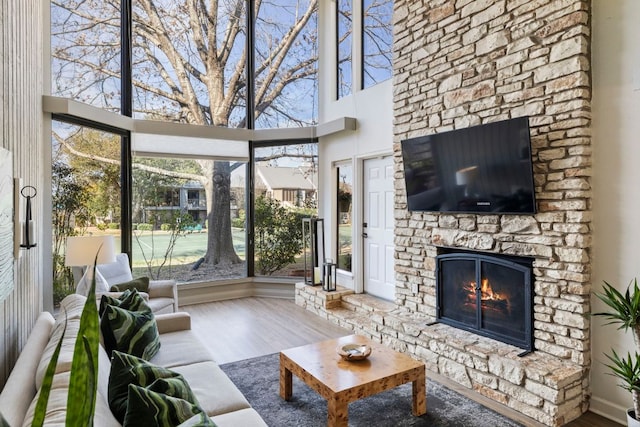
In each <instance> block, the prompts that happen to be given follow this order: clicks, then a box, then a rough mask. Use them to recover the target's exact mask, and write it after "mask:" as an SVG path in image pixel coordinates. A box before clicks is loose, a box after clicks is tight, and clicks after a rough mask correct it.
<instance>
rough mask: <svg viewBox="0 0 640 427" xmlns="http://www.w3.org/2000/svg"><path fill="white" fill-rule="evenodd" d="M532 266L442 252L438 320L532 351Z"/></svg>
mask: <svg viewBox="0 0 640 427" xmlns="http://www.w3.org/2000/svg"><path fill="white" fill-rule="evenodd" d="M531 266H532V260H531V259H527V258H524V257H513V256H502V255H486V254H483V253H479V252H468V251H444V252H443V253H441V254H440V255H438V256H437V257H436V295H437V306H436V318H437V321H438V322H441V323H444V324H447V325H451V326H453V327H456V328H460V329H463V330H466V331H470V332H474V333H477V334H480V335H482V336H486V337H489V338H493V339H496V340H498V341H502V342H504V343H507V344H512V345H515V346H516V347H519V348H521V349H523V350H525V351H523V352H522V353H521V354H520V355H521V356H524V355H526V354H528V353H529V352H530V351H533V334H532V331H533V315H532V314H533V291H532V289H533V288H532V282H531V278H532V271H531V270H532V267H531Z"/></svg>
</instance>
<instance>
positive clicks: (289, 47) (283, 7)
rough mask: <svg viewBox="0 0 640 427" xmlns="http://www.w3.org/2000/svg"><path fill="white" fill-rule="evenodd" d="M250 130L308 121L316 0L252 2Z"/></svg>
mask: <svg viewBox="0 0 640 427" xmlns="http://www.w3.org/2000/svg"><path fill="white" fill-rule="evenodd" d="M255 4H256V9H257V10H256V28H255V38H254V40H255V41H254V43H255V45H254V53H255V71H254V76H255V77H254V78H253V83H254V85H255V95H254V98H255V99H254V106H255V107H254V108H255V109H254V111H255V126H256V128H285V127H287V128H288V127H297V126H301V125H312V124H315V123H316V122H317V110H318V97H317V92H318V79H317V74H318V70H317V65H318V18H317V11H318V1H317V0H284V1H282V0H281V1H277V2H263V1H256V2H255Z"/></svg>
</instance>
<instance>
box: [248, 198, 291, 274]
mask: <svg viewBox="0 0 640 427" xmlns="http://www.w3.org/2000/svg"><path fill="white" fill-rule="evenodd" d="M255 206H256V213H255V229H256V243H255V248H256V269H257V270H258V271H259V272H260V274H263V275H270V274H273V273H275V272H276V271H278V270H280V269H281V268H282V267H284V266H286V265H287V264H291V263H293V262H295V256H296V255H298V254H299V253H300V251H301V250H302V226H301V222H302V215H301V214H300V213H299V212H293V211H291V210H289V209H286V208H284V207H282V206H281V205H280V204H279V203H278V202H277V201H276V200H272V199H267V198H265V197H258V198H257V199H256V203H255Z"/></svg>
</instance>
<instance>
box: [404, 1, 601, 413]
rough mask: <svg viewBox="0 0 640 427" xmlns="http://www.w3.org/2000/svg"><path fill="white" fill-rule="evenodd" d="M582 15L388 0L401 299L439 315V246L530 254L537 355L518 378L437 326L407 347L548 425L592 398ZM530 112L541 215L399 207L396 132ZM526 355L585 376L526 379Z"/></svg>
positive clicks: (565, 5) (564, 4) (581, 4)
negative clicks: (485, 362) (391, 5)
mask: <svg viewBox="0 0 640 427" xmlns="http://www.w3.org/2000/svg"><path fill="white" fill-rule="evenodd" d="M589 19H590V2H589V1H581V0H421V1H420V0H418V1H416V0H396V1H395V2H394V37H395V39H394V78H393V79H394V82H393V83H394V85H393V91H394V106H393V108H394V117H395V123H394V153H395V190H396V199H395V219H396V228H395V234H396V239H395V244H396V253H395V255H396V306H397V307H399V308H402V309H403V310H406V311H408V312H410V313H415V314H416V316H417V315H420V316H423V315H424V316H426V317H427V318H433V317H434V316H435V305H436V296H435V257H436V255H437V254H438V248H439V247H454V248H462V249H472V250H478V251H484V252H489V253H504V254H513V255H520V256H528V257H533V258H534V276H535V293H536V296H535V301H534V316H535V324H534V336H535V347H536V352H535V353H534V355H532V356H525V357H523V358H522V361H521V362H518V361H517V360H516V359H513V360H514V361H515V362H514V363H515V365H513V366H517V368H514V369H516V370H518V372H519V374H518V375H512V374H513V373H514V371H513V370H511V372H507V371H509V370H508V369H507V370H506V371H505V372H497V371H500V370H502V369H499V370H494V372H491V369H490V367H486V366H484V365H483V366H482V367H479V366H477V365H478V364H477V362H476V361H474V354H473V349H464V351H460V350H461V348H462V347H464V346H461V345H459V344H460V342H461V341H460V340H457V341H455V342H456V343H457V344H451V342H449V339H448V337H447V334H446V333H444V334H442V333H439V334H438V333H436V334H431V335H432V336H433V337H432V338H429V339H427V342H426V344H424V347H421V348H418V349H416V351H418V352H419V353H420V354H419V355H420V357H421V358H423V359H425V360H427V363H428V365H429V368H430V369H432V370H436V371H438V372H439V373H441V374H443V375H445V376H449V377H451V378H452V379H453V380H455V381H457V382H459V383H461V384H464V385H466V386H467V387H471V388H473V389H475V390H477V391H478V392H480V393H482V394H484V395H486V396H488V397H491V398H494V399H496V400H498V401H500V402H502V403H504V404H506V405H508V406H510V407H512V408H514V409H516V410H519V411H521V412H522V413H525V414H526V415H528V416H530V417H532V418H535V419H537V420H538V421H540V422H543V423H545V424H548V425H561V424H563V423H565V422H567V421H570V420H571V419H573V418H576V417H577V416H579V415H580V414H581V413H582V412H584V411H586V409H587V408H588V399H589V366H590V363H591V359H590V340H589V335H590V334H589V328H590V322H589V311H590V303H589V299H590V292H591V283H590V273H591V271H590V270H591V269H590V245H591V220H592V215H591V211H590V209H591V202H590V199H591V183H590V175H591V131H590V125H591V113H590V111H591V108H590V102H591V86H590V85H591V81H590V52H589V49H590V39H591V33H590V21H589ZM525 115H528V116H530V126H531V135H532V148H533V150H532V151H533V153H532V154H533V163H534V174H535V185H536V198H537V210H538V213H537V214H536V215H518V216H514V215H470V214H435V213H419V212H408V211H407V207H406V195H405V188H404V181H403V175H402V158H401V155H400V144H399V143H400V141H401V140H403V139H406V138H411V137H416V136H420V135H425V134H431V133H436V132H442V131H446V130H450V129H459V128H464V127H468V126H472V125H477V124H481V123H488V122H493V121H497V120H502V119H507V118H512V117H519V116H525ZM455 334H456V335H459V333H458V332H457V331H456V332H455ZM422 335H423V336H424V335H429V334H428V333H426V334H425V333H424V332H423V334H422ZM463 335H464V334H463ZM438 337H440V338H438ZM401 338H402V340H403V341H404V342H405V343H408V345H410V346H415V345H420V342H419V340H418V339H416V338H412V337H401ZM464 339H465V338H461V340H462V341H464ZM483 342H484V341H483ZM492 346H494V348H495V350H496V354H501V355H503V354H505V353H506V352H508V350H506V349H505V348H506V347H508V346H505V345H503V344H500V343H495V345H494V344H492ZM414 348H415V347H414ZM533 357H535V359H536V360H537V363H539V362H540V360H542V361H543V360H544V358H548V359H549V360H560V361H562V362H563V363H564V366H566V367H567V371H570V372H575V371H576V368H577V369H578V371H579V372H581V373H582V375H581V376H580V377H579V378H578V379H577V380H576V378H572V379H570V380H569V379H566V381H564V380H563V379H562V378H560V377H558V376H555V378H553V380H552V379H551V375H548V376H541V377H540V376H539V377H535V376H533V375H531V373H532V371H531V369H530V365H529V362H527V358H530V359H531V358H533ZM485 368H486V369H485ZM520 371H521V372H520ZM553 375H557V372H556V373H555V374H553ZM572 375H573V374H572ZM563 381H564V382H563ZM551 383H553V384H554V385H553V387H550V385H551ZM559 384H560V385H559ZM545 389H547V390H546V392H545ZM576 389H577V391H576Z"/></svg>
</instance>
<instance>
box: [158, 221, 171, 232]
mask: <svg viewBox="0 0 640 427" xmlns="http://www.w3.org/2000/svg"><path fill="white" fill-rule="evenodd" d="M171 228H172V225H171V224H168V223H166V222H165V223H163V224H160V230H162V231H171Z"/></svg>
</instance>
